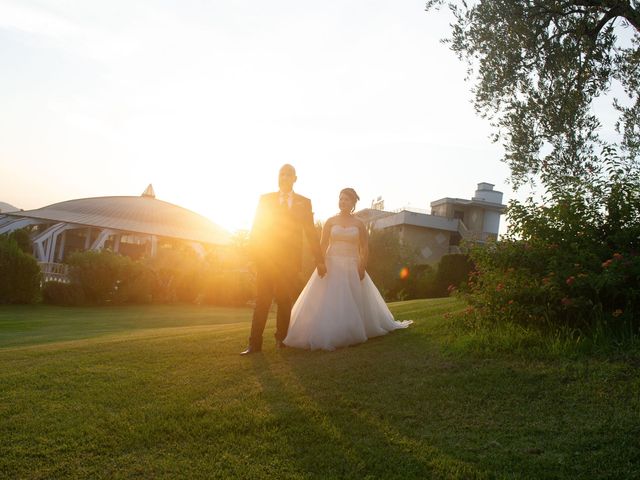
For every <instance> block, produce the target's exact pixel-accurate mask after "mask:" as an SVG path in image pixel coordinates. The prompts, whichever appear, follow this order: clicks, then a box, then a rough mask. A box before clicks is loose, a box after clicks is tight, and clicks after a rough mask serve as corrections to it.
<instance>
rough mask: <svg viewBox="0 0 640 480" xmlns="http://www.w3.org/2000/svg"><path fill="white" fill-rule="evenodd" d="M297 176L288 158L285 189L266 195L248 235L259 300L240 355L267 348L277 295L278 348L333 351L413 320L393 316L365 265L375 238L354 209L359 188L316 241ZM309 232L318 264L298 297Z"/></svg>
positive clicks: (345, 194) (348, 191)
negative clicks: (269, 320)
mask: <svg viewBox="0 0 640 480" xmlns="http://www.w3.org/2000/svg"><path fill="white" fill-rule="evenodd" d="M296 180H297V177H296V171H295V168H294V167H293V166H291V165H289V164H286V165H283V166H282V167H281V168H280V171H279V174H278V185H279V187H280V189H279V191H278V192H273V193H267V194H265V195H262V197H260V202H259V204H258V209H257V212H256V216H255V220H254V224H253V228H252V230H251V237H250V249H251V253H252V256H253V260H254V261H255V265H256V289H257V296H256V305H255V310H254V312H253V320H252V322H251V334H250V337H249V347H248V348H247V349H246V350H245V351H243V352H242V353H241V355H249V354H253V353H257V352H260V351H261V350H262V336H263V332H264V328H265V325H266V323H267V316H268V314H269V309H270V308H271V302H272V301H273V300H274V299H275V301H276V304H277V306H278V309H277V315H276V318H277V320H276V333H275V337H276V347H277V348H284V347H285V346H288V347H295V348H302V349H310V350H316V349H322V350H335V349H336V348H339V347H346V346H349V345H355V344H358V343H362V342H365V341H366V340H367V339H368V338H371V337H377V336H379V335H384V334H386V333H388V332H390V331H392V330H396V329H398V328H406V327H408V326H409V325H410V324H411V323H412V321H410V320H406V321H403V322H398V321H395V320H394V319H393V315H392V314H391V312H390V311H389V309H388V308H387V305H386V304H385V302H384V300H383V298H382V296H381V295H380V292H379V291H378V289H377V288H376V287H375V285H374V284H373V282H372V281H371V278H370V277H369V275H368V274H367V272H366V266H367V257H368V252H369V248H368V242H369V238H368V233H367V229H366V227H365V225H364V223H363V222H362V221H361V220H360V219H359V218H357V217H355V216H354V215H353V212H354V210H355V205H356V202H357V201H358V200H359V197H358V195H357V193H356V192H355V190H354V189H352V188H345V189H343V190H342V191H341V192H340V197H339V202H338V205H339V208H340V213H338V215H336V216H334V217H331V218H329V219H328V220H327V222H326V223H325V224H324V227H323V229H322V236H321V239H320V240H318V235H317V232H316V228H315V225H314V223H313V212H312V209H311V201H310V200H309V199H308V198H305V197H303V196H302V195H298V194H297V193H294V192H293V184H294V183H295V182H296ZM303 233H304V235H305V236H306V238H307V243H308V244H309V246H310V248H311V251H312V253H313V256H314V258H315V260H316V266H317V268H316V270H315V271H314V272H313V274H312V275H311V278H310V279H309V281H308V282H307V284H306V286H305V287H304V289H303V290H302V293H300V295H299V296H298V298H297V300H296V298H295V296H296V295H297V293H298V288H297V285H298V278H299V273H300V270H301V266H302V243H303ZM294 302H295V304H294Z"/></svg>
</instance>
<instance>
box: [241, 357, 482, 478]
mask: <svg viewBox="0 0 640 480" xmlns="http://www.w3.org/2000/svg"><path fill="white" fill-rule="evenodd" d="M297 353H298V352H295V353H293V352H292V353H290V352H287V354H284V355H282V356H281V357H280V358H279V359H278V358H276V359H275V361H274V359H272V358H269V357H265V356H257V357H254V358H252V362H253V363H252V366H253V371H254V374H255V376H256V378H257V380H258V381H259V383H260V385H261V386H262V390H263V399H264V401H265V402H266V403H267V404H268V405H269V407H270V409H271V411H272V414H273V415H274V416H275V417H276V418H277V424H278V425H279V428H281V429H282V430H283V431H282V435H283V437H284V438H287V439H289V442H288V445H287V447H286V448H287V449H288V450H289V451H288V452H287V453H288V455H287V456H288V458H290V461H291V462H292V463H294V464H295V470H296V471H297V472H299V473H300V474H302V475H303V476H305V477H317V478H332V477H333V478H465V479H467V478H487V475H486V474H483V473H482V472H481V471H479V470H478V469H477V468H474V467H473V466H471V465H469V464H467V463H465V462H463V461H461V460H458V459H456V458H453V457H451V456H450V455H447V454H445V453H443V452H442V451H440V450H439V449H438V448H435V447H433V446H431V445H428V444H426V443H425V442H421V441H418V440H416V439H415V438H411V437H410V436H407V435H405V434H403V433H402V432H401V431H400V430H399V429H397V428H395V427H394V426H393V423H392V422H391V421H389V419H386V418H385V416H384V411H380V410H378V409H376V408H375V406H374V407H373V408H368V407H367V406H366V403H367V402H366V399H365V398H358V397H357V395H355V394H354V392H352V391H350V388H349V385H348V383H349V382H347V385H345V384H344V383H343V381H341V380H340V379H335V380H336V381H334V382H331V379H329V381H327V379H326V378H324V379H321V380H319V381H314V380H313V372H310V371H308V370H304V371H301V370H300V369H305V368H307V367H311V366H313V363H315V362H307V361H302V362H298V361H297V360H299V359H300V358H299V357H300V355H297ZM303 355H304V354H303ZM307 355H309V356H310V357H311V358H312V359H313V357H315V359H318V358H319V356H321V355H323V354H322V353H307ZM305 365H306V366H307V367H305ZM327 384H330V385H332V387H333V388H332V389H331V390H330V391H327V389H326V386H327ZM395 409H397V407H392V408H391V409H390V411H393V410H395Z"/></svg>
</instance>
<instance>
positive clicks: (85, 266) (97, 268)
mask: <svg viewBox="0 0 640 480" xmlns="http://www.w3.org/2000/svg"><path fill="white" fill-rule="evenodd" d="M131 262H132V260H131V259H130V258H128V257H123V256H120V255H118V254H115V253H113V252H111V251H109V250H101V251H91V250H88V251H85V252H75V253H73V254H72V255H71V256H70V257H69V265H70V267H71V269H70V276H71V282H72V283H75V284H78V285H79V286H80V287H81V289H82V292H83V295H84V298H85V299H86V301H87V302H88V303H90V304H94V305H104V304H106V303H111V302H113V300H114V297H115V295H116V291H117V288H118V283H119V281H120V279H121V278H122V272H123V270H124V269H125V267H126V265H127V264H129V263H131Z"/></svg>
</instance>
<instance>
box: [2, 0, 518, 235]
mask: <svg viewBox="0 0 640 480" xmlns="http://www.w3.org/2000/svg"><path fill="white" fill-rule="evenodd" d="M424 3H425V2H424V0H419V1H418V0H406V1H402V2H396V1H393V2H392V1H388V0H366V1H365V0H350V1H348V2H345V1H343V0H335V1H334V0H325V1H323V2H310V1H304V0H274V1H271V2H264V1H254V0H246V1H241V0H215V1H213V0H209V1H205V0H198V1H197V0H181V1H173V2H172V1H162V0H136V1H135V2H131V1H130V0H110V1H109V2H98V1H95V0H40V1H33V0H0V72H1V73H0V201H2V202H7V203H10V204H12V205H14V206H16V207H18V208H22V209H25V210H28V209H33V208H40V207H43V206H46V205H50V204H52V203H56V202H61V201H66V200H71V199H76V198H86V197H99V196H119V195H140V194H141V193H142V192H143V190H144V189H145V188H146V187H147V185H148V184H152V185H153V187H154V189H155V192H156V197H157V198H158V199H160V200H164V201H167V202H170V203H174V204H177V205H180V206H182V207H185V208H188V209H190V210H193V211H195V212H197V213H200V214H202V215H204V216H206V217H207V218H209V219H211V220H212V221H213V222H215V223H217V224H218V225H220V226H222V227H224V228H226V229H228V230H230V231H232V232H233V231H235V230H238V229H248V228H250V226H251V222H252V218H253V214H254V211H255V207H256V205H257V202H258V198H259V195H260V194H261V193H265V192H269V191H274V190H277V174H278V169H279V168H280V166H281V165H282V164H284V163H290V164H292V165H294V166H295V167H296V170H297V174H298V181H297V183H296V185H295V187H294V189H295V191H296V192H298V193H300V194H302V195H305V196H307V197H309V198H311V200H312V202H313V206H314V211H315V217H316V220H322V221H324V220H326V219H327V218H328V217H330V216H331V215H333V214H335V213H337V211H338V208H337V199H338V193H339V191H340V190H341V189H342V188H344V187H347V186H349V187H353V188H355V189H356V191H357V192H358V193H359V195H360V198H361V201H360V203H359V205H358V207H359V208H364V207H369V206H370V205H371V202H372V200H374V199H376V198H377V197H382V198H383V199H384V202H385V208H386V209H387V210H395V209H399V208H402V207H407V206H408V207H412V208H419V209H425V210H429V209H430V202H432V201H434V200H437V199H440V198H443V197H458V198H471V197H472V196H473V194H474V191H475V189H476V186H477V184H478V183H480V182H488V183H492V184H494V185H495V189H496V190H499V191H502V192H503V193H504V199H503V201H504V202H505V203H506V202H507V201H508V200H509V199H511V198H514V196H515V195H516V194H515V193H514V192H512V191H511V187H510V186H509V184H508V183H507V178H508V175H509V171H508V168H507V166H506V165H505V164H503V163H502V162H501V161H500V158H501V156H502V153H503V152H502V149H501V147H500V146H499V145H496V144H493V143H492V142H491V141H490V139H489V135H490V133H491V131H490V128H489V125H488V123H487V121H485V120H483V119H481V118H479V117H478V116H477V115H476V113H475V112H474V110H473V106H472V104H471V103H470V100H471V92H470V90H471V84H470V83H465V81H464V76H465V65H464V64H463V63H462V62H460V61H459V60H458V59H457V58H456V56H455V55H454V54H453V52H451V51H450V50H449V49H448V47H447V46H446V45H444V44H442V43H441V41H440V40H441V39H443V38H444V37H446V36H448V34H449V23H450V21H451V18H450V16H449V13H448V12H447V11H446V10H445V11H441V12H429V13H427V12H425V11H424ZM504 227H505V219H504V217H503V219H502V222H501V231H504Z"/></svg>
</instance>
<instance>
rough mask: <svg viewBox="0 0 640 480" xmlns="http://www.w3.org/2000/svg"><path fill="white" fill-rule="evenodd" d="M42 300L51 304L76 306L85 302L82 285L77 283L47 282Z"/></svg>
mask: <svg viewBox="0 0 640 480" xmlns="http://www.w3.org/2000/svg"><path fill="white" fill-rule="evenodd" d="M42 301H43V302H44V303H48V304H51V305H64V306H76V305H82V304H84V303H85V298H84V292H83V290H82V287H81V286H80V285H78V284H77V283H62V282H46V283H45V284H44V285H43V286H42Z"/></svg>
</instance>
